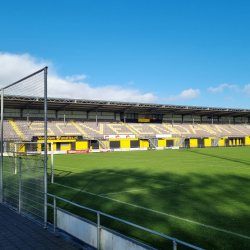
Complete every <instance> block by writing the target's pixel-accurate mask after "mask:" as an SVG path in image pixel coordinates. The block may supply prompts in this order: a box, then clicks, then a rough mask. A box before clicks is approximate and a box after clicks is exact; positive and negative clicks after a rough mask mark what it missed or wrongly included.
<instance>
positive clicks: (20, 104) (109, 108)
mask: <svg viewBox="0 0 250 250" xmlns="http://www.w3.org/2000/svg"><path fill="white" fill-rule="evenodd" d="M43 101H44V99H43V98H41V97H28V96H4V107H5V108H16V109H27V108H29V109H43ZM47 103H48V109H49V110H57V111H59V110H64V109H65V110H77V111H87V112H91V111H96V110H97V111H99V112H105V111H106V112H116V113H120V112H126V113H151V114H179V115H191V114H192V115H216V116H234V117H238V116H245V117H250V109H234V108H215V107H199V106H185V105H169V104H152V103H134V102H114V101H97V100H80V99H65V98H51V97H49V98H48V102H47Z"/></svg>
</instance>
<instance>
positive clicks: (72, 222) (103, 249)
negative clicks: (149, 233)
mask: <svg viewBox="0 0 250 250" xmlns="http://www.w3.org/2000/svg"><path fill="white" fill-rule="evenodd" d="M57 227H58V228H59V229H61V230H63V231H65V232H67V233H69V234H70V235H72V236H74V237H76V238H77V239H79V240H81V241H83V242H85V243H87V244H88V245H90V246H92V247H95V248H97V244H98V241H97V230H98V229H97V225H96V224H95V223H92V222H90V221H87V220H83V219H81V218H79V217H76V216H74V215H72V214H69V213H67V212H64V211H61V210H58V209H57ZM121 249H124V250H126V249H127V250H145V249H147V250H155V249H154V248H152V247H149V246H147V245H144V244H142V243H140V242H138V241H135V240H133V239H130V238H129V237H126V236H123V235H121V234H119V233H115V232H113V231H112V230H109V229H105V228H101V229H100V250H121Z"/></svg>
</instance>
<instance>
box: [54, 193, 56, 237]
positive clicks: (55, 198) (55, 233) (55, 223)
mask: <svg viewBox="0 0 250 250" xmlns="http://www.w3.org/2000/svg"><path fill="white" fill-rule="evenodd" d="M54 234H56V197H55V196H54Z"/></svg>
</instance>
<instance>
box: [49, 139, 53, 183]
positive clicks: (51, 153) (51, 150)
mask: <svg viewBox="0 0 250 250" xmlns="http://www.w3.org/2000/svg"><path fill="white" fill-rule="evenodd" d="M53 147H54V144H53V142H51V149H50V159H51V183H54V148H53Z"/></svg>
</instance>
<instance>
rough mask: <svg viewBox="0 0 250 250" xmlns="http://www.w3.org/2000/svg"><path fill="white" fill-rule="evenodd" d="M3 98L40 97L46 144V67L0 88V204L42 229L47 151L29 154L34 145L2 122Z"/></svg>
mask: <svg viewBox="0 0 250 250" xmlns="http://www.w3.org/2000/svg"><path fill="white" fill-rule="evenodd" d="M5 95H6V96H13V97H18V96H20V95H22V96H27V97H31V96H32V97H34V96H35V97H43V99H42V100H44V101H43V106H44V119H43V123H44V131H43V134H44V143H45V145H47V67H45V68H43V69H41V70H39V71H37V72H35V73H33V74H31V75H29V76H27V77H25V78H22V79H21V80H19V81H17V82H14V83H12V84H10V85H8V86H6V87H4V88H2V89H1V168H0V203H5V204H6V205H8V206H12V207H13V208H15V209H17V210H18V211H19V212H20V213H23V214H25V215H26V216H28V217H30V218H32V219H38V220H39V221H41V222H43V223H44V225H45V227H46V225H47V149H45V150H44V154H43V155H40V154H39V153H30V152H31V151H32V150H33V147H34V145H33V144H30V145H28V144H27V138H25V133H23V131H24V130H25V128H22V127H19V126H18V125H17V124H16V122H15V121H14V120H13V119H4V107H5V103H4V97H5ZM38 99H39V98H37V101H39V100H38ZM39 102H41V98H40V101H39ZM20 108H21V109H28V108H29V104H27V103H26V102H25V101H23V102H21V103H20ZM27 126H28V124H27ZM26 129H27V128H26ZM22 142H24V143H22ZM45 148H46V147H45ZM27 151H30V152H27Z"/></svg>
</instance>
